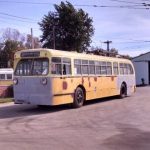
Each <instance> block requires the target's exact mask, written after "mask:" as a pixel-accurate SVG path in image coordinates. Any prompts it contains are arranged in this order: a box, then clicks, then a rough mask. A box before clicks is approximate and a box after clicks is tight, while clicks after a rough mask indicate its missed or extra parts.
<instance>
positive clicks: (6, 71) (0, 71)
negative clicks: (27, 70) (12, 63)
mask: <svg viewBox="0 0 150 150" xmlns="http://www.w3.org/2000/svg"><path fill="white" fill-rule="evenodd" d="M13 72H14V70H13V69H12V68H0V74H7V73H11V74H12V73H13Z"/></svg>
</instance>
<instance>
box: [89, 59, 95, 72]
mask: <svg viewBox="0 0 150 150" xmlns="http://www.w3.org/2000/svg"><path fill="white" fill-rule="evenodd" d="M89 74H95V62H94V61H89Z"/></svg>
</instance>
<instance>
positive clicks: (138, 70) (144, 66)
mask: <svg viewBox="0 0 150 150" xmlns="http://www.w3.org/2000/svg"><path fill="white" fill-rule="evenodd" d="M133 64H134V68H135V75H136V85H141V84H142V81H141V79H142V78H143V79H144V82H145V84H149V71H148V62H133Z"/></svg>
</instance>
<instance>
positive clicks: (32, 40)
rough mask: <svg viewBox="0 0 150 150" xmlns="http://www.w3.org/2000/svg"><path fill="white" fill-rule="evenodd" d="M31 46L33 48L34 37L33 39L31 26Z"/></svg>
mask: <svg viewBox="0 0 150 150" xmlns="http://www.w3.org/2000/svg"><path fill="white" fill-rule="evenodd" d="M31 47H32V49H34V39H33V30H32V28H31Z"/></svg>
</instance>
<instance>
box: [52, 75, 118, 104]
mask: <svg viewBox="0 0 150 150" xmlns="http://www.w3.org/2000/svg"><path fill="white" fill-rule="evenodd" d="M52 82H53V86H52V89H53V90H52V91H53V96H54V97H53V102H52V103H53V105H58V104H66V103H72V102H73V98H74V92H75V90H76V88H77V87H78V86H79V85H81V86H83V87H84V88H85V91H86V93H85V94H86V100H91V99H95V98H101V97H108V96H113V95H117V94H118V91H117V77H116V76H111V77H110V76H106V77H94V76H93V77H70V78H68V77H57V78H53V79H52Z"/></svg>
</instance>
